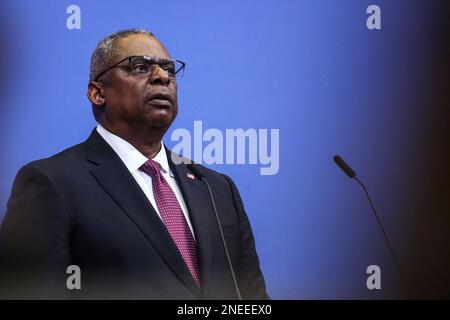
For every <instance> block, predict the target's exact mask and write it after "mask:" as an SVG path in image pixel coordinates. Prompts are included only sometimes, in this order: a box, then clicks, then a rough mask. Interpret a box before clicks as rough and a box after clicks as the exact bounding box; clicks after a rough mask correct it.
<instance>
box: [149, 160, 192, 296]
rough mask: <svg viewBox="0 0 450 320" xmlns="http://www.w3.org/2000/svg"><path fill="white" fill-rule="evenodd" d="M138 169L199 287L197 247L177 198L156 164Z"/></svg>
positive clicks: (150, 161) (152, 163)
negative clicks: (148, 181)
mask: <svg viewBox="0 0 450 320" xmlns="http://www.w3.org/2000/svg"><path fill="white" fill-rule="evenodd" d="M140 169H141V170H142V171H144V172H145V173H146V174H148V175H149V176H150V177H151V178H152V186H153V195H154V196H155V200H156V204H157V205H158V209H159V212H160V214H161V217H162V220H163V222H164V224H165V225H166V228H167V231H169V233H170V235H171V236H172V239H173V241H174V242H175V244H176V246H177V248H178V250H180V253H181V256H182V257H183V260H184V262H185V263H186V265H187V267H188V268H189V271H190V272H191V274H192V277H193V278H194V280H195V282H196V283H197V286H198V287H200V271H199V266H198V252H197V246H196V244H195V240H194V237H193V236H192V233H191V230H190V229H189V226H188V224H187V221H186V218H185V217H184V215H183V211H182V210H181V207H180V204H179V203H178V200H177V197H176V196H175V194H174V193H173V191H172V188H170V186H169V184H168V183H167V181H166V179H164V177H163V176H162V174H161V167H160V165H159V163H158V162H156V161H153V160H148V161H147V162H146V163H144V164H143V165H142V167H141V168H140Z"/></svg>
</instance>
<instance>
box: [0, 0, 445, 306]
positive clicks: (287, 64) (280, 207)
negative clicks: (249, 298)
mask: <svg viewBox="0 0 450 320" xmlns="http://www.w3.org/2000/svg"><path fill="white" fill-rule="evenodd" d="M371 4H376V5H378V6H379V7H380V9H381V29H380V30H369V29H368V28H367V26H366V20H367V19H368V17H369V16H370V14H368V13H366V9H367V7H368V6H369V5H371ZM71 5H77V6H78V7H79V9H80V13H81V15H80V23H81V24H80V27H81V28H80V29H69V28H68V26H67V19H68V18H70V16H71V13H67V12H66V10H67V8H68V7H69V6H71ZM0 7H1V13H0V16H1V17H0V18H1V21H2V22H1V24H2V26H3V28H1V29H2V30H3V31H2V32H1V34H0V36H1V37H2V38H1V39H0V40H1V41H0V42H1V43H2V48H0V49H1V51H2V53H0V55H1V60H2V63H1V65H0V67H1V68H2V70H3V72H2V76H1V79H0V83H1V86H2V89H1V91H0V93H1V101H0V102H1V114H0V130H1V138H0V139H1V140H0V143H1V159H0V161H1V163H0V164H1V165H0V176H1V183H0V218H1V217H2V215H3V213H4V212H5V210H6V202H7V199H8V196H9V193H10V189H11V185H12V182H13V180H14V177H15V174H16V173H17V170H18V169H19V168H20V167H21V166H23V165H24V164H26V163H27V162H29V161H32V160H35V159H38V158H43V157H48V156H50V155H52V154H54V153H57V152H59V151H61V150H62V149H65V148H67V147H70V146H71V145H74V144H76V143H79V142H81V141H84V139H86V138H87V137H88V135H89V133H90V132H91V130H92V128H93V127H94V126H95V121H94V119H93V116H92V114H91V106H90V104H89V101H88V100H87V98H86V90H87V83H88V72H89V61H90V56H91V54H92V51H93V49H94V47H95V45H96V44H97V42H98V41H99V40H100V39H101V38H103V37H104V36H106V35H108V34H110V33H112V32H114V31H117V30H120V29H125V28H134V27H137V28H145V29H148V30H149V31H151V32H153V33H154V34H155V35H156V36H157V37H158V38H159V39H160V40H161V41H162V42H163V43H164V44H165V45H166V47H167V48H168V50H169V52H170V54H171V55H172V57H174V58H178V59H180V60H183V61H185V62H186V63H187V68H186V72H185V76H184V78H183V79H182V80H180V81H179V114H178V118H177V119H176V121H175V122H174V124H173V125H172V128H171V130H170V131H169V132H168V133H167V134H166V138H165V143H166V144H167V145H168V146H169V147H173V146H174V145H175V144H176V142H174V141H172V139H171V133H172V132H173V131H174V130H176V129H177V128H185V129H188V130H190V131H191V133H192V134H193V128H194V121H196V120H198V121H202V125H203V130H206V129H209V128H216V129H219V130H220V132H222V133H223V134H225V130H226V129H237V128H243V129H244V130H247V129H252V128H253V129H255V130H257V131H258V130H260V129H268V130H269V132H270V130H271V129H279V170H278V172H277V173H276V174H274V175H261V174H260V167H261V165H259V164H256V165H255V164H248V163H247V164H223V165H220V164H215V165H210V167H212V168H213V169H216V170H218V171H221V172H224V173H226V174H229V175H230V176H231V177H232V178H233V179H234V180H235V182H236V184H237V186H238V187H239V190H240V192H241V195H242V197H243V200H244V203H245V207H246V210H247V213H248V215H249V217H250V220H251V222H252V226H253V229H254V233H255V238H256V245H257V249H258V252H259V256H260V260H261V267H262V270H263V272H264V274H265V277H266V281H267V285H268V291H269V294H270V295H271V296H272V297H273V298H275V299H305V298H306V299H324V298H344V299H345V298H352V299H353V298H392V297H397V296H398V294H399V290H400V289H401V283H400V279H399V275H398V272H397V270H396V268H395V264H394V263H393V260H392V258H391V256H390V253H389V251H388V248H387V246H386V244H385V242H384V240H383V237H382V235H381V233H380V231H379V229H378V226H377V224H376V220H375V218H374V216H373V215H372V213H371V211H370V207H369V204H368V202H367V200H366V198H365V195H364V194H363V191H362V190H361V189H360V188H359V187H358V185H357V184H356V183H355V182H353V181H351V180H350V179H348V178H347V177H346V176H344V175H343V174H342V173H341V172H340V171H339V169H338V168H337V167H336V165H335V164H334V163H333V161H332V157H333V155H334V154H337V153H338V154H341V155H342V156H343V157H344V158H345V159H346V160H348V162H349V163H350V164H351V165H352V166H353V167H354V169H355V170H356V171H357V172H358V175H359V177H360V178H361V179H362V180H363V181H365V182H366V184H367V185H368V187H369V190H370V191H371V192H372V195H373V198H374V200H375V203H376V206H377V208H378V209H379V211H380V216H381V219H382V220H383V222H384V224H385V228H386V231H387V233H388V234H389V236H390V238H391V241H392V243H393V246H394V247H395V249H396V251H397V253H398V256H399V259H400V261H401V263H402V264H403V266H404V269H405V273H406V275H407V277H408V279H409V281H410V283H411V284H412V285H413V287H415V288H416V290H417V291H418V292H419V294H420V295H422V296H429V295H431V296H444V295H448V293H449V289H448V286H449V285H450V282H449V281H448V279H449V276H448V275H447V270H448V268H449V266H450V263H449V260H450V258H449V250H448V243H449V234H450V227H449V226H450V223H449V201H448V199H449V197H448V195H449V183H448V177H449V169H448V163H449V162H448V160H449V157H448V150H450V148H449V143H448V138H447V137H449V136H450V135H449V132H448V129H447V125H448V120H449V117H448V113H447V108H448V107H449V94H448V91H449V83H450V81H449V71H450V68H449V56H450V51H449V49H448V38H449V37H448V36H449V25H448V22H449V21H450V19H449V12H450V10H449V8H448V5H447V3H446V1H412V0H411V1H410V0H408V1H401V0H397V1H380V0H376V1H364V0H362V1H356V0H355V1H350V0H346V1H315V0H310V1H294V0H291V1H289V0H282V1H268V0H259V1H237V0H227V1H207V0H195V1H175V0H168V1H151V0H146V1H144V0H133V1H119V0H116V1H111V0H108V1H106V0H97V1H87V0H82V1H68V0H58V1H50V0H39V1H25V0H14V1H6V2H5V1H3V3H2V5H0ZM272 143H274V142H273V141H272ZM205 144H206V143H205ZM247 162H248V161H247ZM425 169H426V170H425ZM372 264H376V265H379V266H380V267H381V270H382V289H381V290H368V289H367V287H366V279H367V277H368V274H366V268H367V267H368V266H369V265H372Z"/></svg>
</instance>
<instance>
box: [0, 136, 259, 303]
mask: <svg viewBox="0 0 450 320" xmlns="http://www.w3.org/2000/svg"><path fill="white" fill-rule="evenodd" d="M167 151H168V153H167V154H168V155H169V156H168V158H169V164H170V167H171V170H172V171H173V173H174V175H175V178H176V181H177V183H178V185H179V187H180V190H181V192H182V194H183V197H184V199H185V202H186V205H187V207H188V211H189V214H190V218H191V221H192V225H193V229H194V233H195V237H196V240H197V244H198V248H199V255H200V273H201V282H202V288H201V289H198V288H197V286H196V285H195V282H194V280H193V279H192V276H191V274H190V273H189V270H188V269H187V267H186V265H185V263H184V262H183V260H182V257H181V254H180V253H179V251H178V250H177V248H176V246H175V244H174V242H173V240H172V238H171V237H170V235H169V233H168V231H167V230H166V228H165V226H164V224H163V223H162V221H161V220H160V218H159V217H158V215H157V213H156V212H155V210H154V209H153V207H152V205H151V204H150V202H149V201H148V199H147V198H146V196H145V194H144V193H143V191H142V190H141V189H140V187H139V185H138V184H137V183H136V181H135V180H134V178H133V177H132V175H131V174H130V172H129V171H128V170H127V168H126V166H125V165H124V163H123V162H122V161H121V160H120V158H119V157H118V156H117V154H116V153H115V152H114V151H113V149H112V148H111V147H110V146H109V145H108V144H107V143H106V142H105V141H104V140H103V138H102V137H101V136H100V135H99V134H98V133H97V131H96V130H94V131H93V132H92V134H91V135H90V137H89V138H88V139H87V140H86V141H85V142H84V143H81V144H79V145H76V146H74V147H72V148H69V149H67V150H65V151H63V152H61V153H59V154H57V155H55V156H52V157H50V158H48V159H44V160H38V161H34V162H31V163H30V164H28V165H26V166H24V167H23V168H22V169H21V170H20V171H19V173H18V174H17V177H16V179H15V182H14V185H13V188H12V192H11V197H10V199H9V201H8V208H7V213H6V215H5V218H4V221H3V223H2V226H1V229H0V277H1V279H0V281H1V284H0V291H1V293H0V294H2V295H3V297H6V298H114V299H115V298H133V299H235V298H236V294H235V291H234V286H233V281H232V278H231V273H230V271H229V268H228V265H227V261H226V256H225V253H224V250H223V246H222V244H221V242H220V237H219V232H218V228H217V225H216V222H215V218H214V213H213V209H212V205H211V201H210V199H209V196H208V191H207V188H206V186H205V184H204V183H203V182H202V181H200V180H198V179H195V180H192V179H190V178H188V177H187V173H188V169H187V167H186V164H175V163H179V162H177V161H172V159H171V156H170V155H172V156H173V157H174V158H173V159H178V160H179V159H180V157H179V156H177V155H175V154H173V153H171V152H170V151H169V150H167ZM201 169H202V171H203V172H204V174H205V177H206V178H207V179H208V181H209V183H210V185H211V188H212V191H213V193H214V197H215V201H216V203H217V208H218V211H219V216H220V218H221V221H222V227H223V231H224V235H225V238H226V241H227V245H228V248H229V250H230V256H231V260H232V262H233V264H234V266H235V270H236V275H237V279H238V283H239V286H240V289H241V291H242V295H243V297H244V298H247V299H264V298H267V295H266V289H265V283H264V279H263V275H262V274H261V271H260V268H259V261H258V257H257V254H256V251H255V243H254V238H253V234H252V231H251V228H250V224H249V221H248V219H247V215H246V213H245V211H244V207H243V204H242V201H241V198H240V196H239V193H238V190H237V189H236V186H235V185H234V183H233V181H232V180H231V179H230V178H229V177H227V176H225V175H222V174H219V173H217V172H215V171H212V170H209V169H207V168H204V167H202V168H201ZM69 265H77V266H79V267H80V269H81V290H76V289H75V290H68V289H67V287H66V280H67V278H68V277H69V276H70V274H67V273H66V268H67V267H68V266H69Z"/></svg>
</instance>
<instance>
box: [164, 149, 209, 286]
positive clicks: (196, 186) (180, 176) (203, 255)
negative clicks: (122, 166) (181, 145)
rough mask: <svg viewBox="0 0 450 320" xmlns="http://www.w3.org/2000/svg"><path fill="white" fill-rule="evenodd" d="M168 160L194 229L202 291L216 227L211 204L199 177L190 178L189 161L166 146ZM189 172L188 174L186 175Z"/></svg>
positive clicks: (207, 271)
mask: <svg viewBox="0 0 450 320" xmlns="http://www.w3.org/2000/svg"><path fill="white" fill-rule="evenodd" d="M166 153H167V155H168V161H169V165H170V168H171V170H172V172H173V173H174V175H175V179H176V181H177V184H178V186H179V188H180V191H181V193H182V194H183V199H184V201H185V202H186V206H187V207H188V211H189V217H190V219H191V223H192V226H193V229H194V233H195V238H196V242H197V247H198V249H199V255H200V275H201V281H202V289H203V292H205V291H206V292H207V291H208V290H209V284H210V280H211V267H212V254H213V252H212V246H213V241H212V240H213V230H214V228H216V225H215V222H214V220H213V216H212V214H213V213H212V211H211V210H212V204H211V200H210V199H209V195H208V190H207V188H206V186H205V185H204V183H203V182H202V181H200V180H199V179H197V178H195V179H192V177H193V176H192V173H191V172H189V171H188V169H187V166H186V165H187V164H189V163H190V162H186V161H189V160H188V159H186V158H182V157H180V156H179V155H177V154H176V153H173V152H171V151H170V150H168V149H167V148H166ZM188 174H189V176H188Z"/></svg>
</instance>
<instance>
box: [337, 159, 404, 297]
mask: <svg viewBox="0 0 450 320" xmlns="http://www.w3.org/2000/svg"><path fill="white" fill-rule="evenodd" d="M333 160H334V162H336V164H337V165H338V167H339V168H341V170H342V171H344V172H345V174H346V175H347V176H349V177H350V178H351V179H355V180H356V182H358V184H359V185H360V186H361V187H362V188H363V190H364V192H365V193H366V196H367V199H368V200H369V203H370V206H371V208H372V211H373V213H374V215H375V218H376V219H377V222H378V226H379V227H380V229H381V232H382V234H383V237H384V240H386V243H387V245H388V247H389V251H390V252H391V255H392V258H393V259H394V262H395V264H396V265H397V268H398V271H399V273H400V277H401V279H402V282H403V284H404V286H405V288H406V289H408V285H407V282H406V280H405V276H404V273H403V269H402V267H401V265H400V262H399V260H398V259H397V255H396V254H395V252H394V249H393V247H392V244H391V242H390V241H389V238H388V236H387V234H386V231H385V230H384V228H383V225H382V223H381V219H380V217H379V216H378V213H377V210H376V209H375V206H374V204H373V202H372V199H371V197H370V194H369V191H368V190H367V188H366V186H365V185H364V184H363V183H362V182H361V180H359V179H358V177H357V176H356V172H355V171H354V170H353V169H352V168H351V167H350V166H349V165H348V164H347V163H346V162H345V161H344V160H343V159H342V158H341V157H340V156H338V155H335V156H334V157H333Z"/></svg>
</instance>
